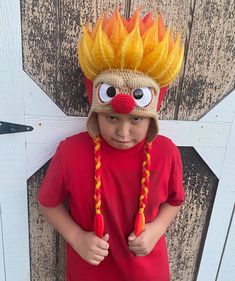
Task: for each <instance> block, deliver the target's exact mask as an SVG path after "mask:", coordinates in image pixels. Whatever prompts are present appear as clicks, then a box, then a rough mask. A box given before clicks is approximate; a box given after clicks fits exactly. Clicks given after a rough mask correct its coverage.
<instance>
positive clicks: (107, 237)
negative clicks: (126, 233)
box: [103, 233, 109, 242]
mask: <svg viewBox="0 0 235 281" xmlns="http://www.w3.org/2000/svg"><path fill="white" fill-rule="evenodd" d="M103 240H104V241H106V242H107V241H108V240H109V235H108V233H106V234H105V235H104V236H103Z"/></svg>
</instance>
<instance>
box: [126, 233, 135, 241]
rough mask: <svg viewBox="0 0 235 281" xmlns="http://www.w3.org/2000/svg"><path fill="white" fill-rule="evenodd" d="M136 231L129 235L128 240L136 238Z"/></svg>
mask: <svg viewBox="0 0 235 281" xmlns="http://www.w3.org/2000/svg"><path fill="white" fill-rule="evenodd" d="M135 238H136V237H135V233H134V232H132V233H131V234H130V235H129V237H128V240H129V241H133V240H135Z"/></svg>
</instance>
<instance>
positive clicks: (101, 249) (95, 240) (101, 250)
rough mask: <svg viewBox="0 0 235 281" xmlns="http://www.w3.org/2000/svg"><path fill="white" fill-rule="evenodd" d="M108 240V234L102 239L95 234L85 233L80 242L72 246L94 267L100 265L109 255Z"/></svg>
mask: <svg viewBox="0 0 235 281" xmlns="http://www.w3.org/2000/svg"><path fill="white" fill-rule="evenodd" d="M108 240H109V235H108V234H105V235H104V236H103V238H102V239H101V238H99V237H98V236H96V235H95V233H94V232H87V231H83V232H82V235H81V236H80V237H79V241H77V243H76V245H72V246H73V248H74V250H75V251H76V252H77V253H78V254H79V255H80V257H82V258H83V259H84V260H85V261H87V262H88V263H90V264H92V265H99V264H100V262H102V261H103V260H104V258H105V257H106V256H107V255H108V249H109V243H108Z"/></svg>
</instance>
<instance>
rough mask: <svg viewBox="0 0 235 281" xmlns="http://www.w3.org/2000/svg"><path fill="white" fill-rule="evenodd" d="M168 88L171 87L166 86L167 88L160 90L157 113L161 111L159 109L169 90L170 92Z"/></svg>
mask: <svg viewBox="0 0 235 281" xmlns="http://www.w3.org/2000/svg"><path fill="white" fill-rule="evenodd" d="M168 87H169V86H165V87H162V88H160V93H159V98H158V102H157V111H159V109H160V107H161V104H162V101H163V98H164V96H165V95H166V92H167V90H168Z"/></svg>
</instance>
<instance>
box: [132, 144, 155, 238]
mask: <svg viewBox="0 0 235 281" xmlns="http://www.w3.org/2000/svg"><path fill="white" fill-rule="evenodd" d="M151 147H152V143H151V142H146V144H145V151H144V152H145V155H144V161H143V165H142V179H141V192H140V197H139V211H138V213H137V215H136V218H135V229H134V231H135V235H136V236H138V235H139V234H140V233H141V232H142V231H143V230H144V225H145V216H144V209H145V207H146V205H147V199H148V192H149V177H150V166H151V154H150V151H151Z"/></svg>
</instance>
